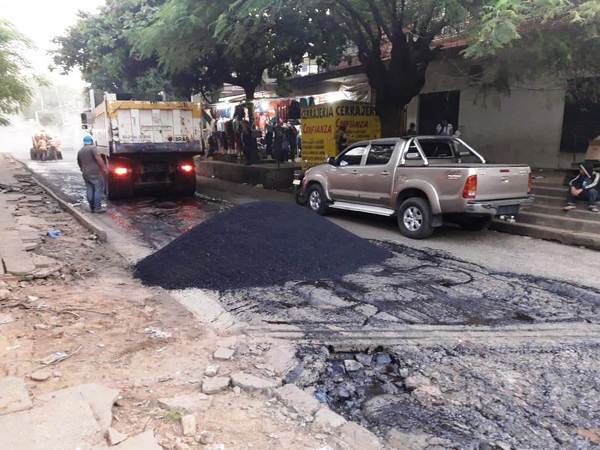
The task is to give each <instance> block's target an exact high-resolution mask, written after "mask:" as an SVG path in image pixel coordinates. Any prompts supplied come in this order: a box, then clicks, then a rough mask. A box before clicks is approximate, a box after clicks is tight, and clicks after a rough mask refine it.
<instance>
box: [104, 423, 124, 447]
mask: <svg viewBox="0 0 600 450" xmlns="http://www.w3.org/2000/svg"><path fill="white" fill-rule="evenodd" d="M128 437H129V436H127V435H126V434H123V433H121V432H119V431H117V430H115V429H114V428H113V427H110V428H109V429H108V431H107V432H106V438H107V439H108V443H109V444H110V445H117V444H119V443H121V442H123V441H124V440H125V439H127V438H128Z"/></svg>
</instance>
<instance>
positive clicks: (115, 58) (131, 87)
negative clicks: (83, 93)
mask: <svg viewBox="0 0 600 450" xmlns="http://www.w3.org/2000/svg"><path fill="white" fill-rule="evenodd" d="M163 3H164V0H107V2H106V4H105V5H104V6H103V7H102V8H101V9H100V10H99V11H98V12H97V13H94V14H90V13H84V12H80V13H79V19H78V21H77V23H76V24H75V25H73V26H72V27H71V28H69V29H68V31H67V33H66V35H65V36H62V37H57V38H55V40H54V42H55V43H56V44H57V45H58V49H57V50H56V52H55V54H54V62H55V64H56V65H57V66H59V67H61V68H62V69H63V71H64V72H69V71H71V70H72V69H73V68H75V67H78V68H79V69H80V70H81V73H82V75H83V78H84V80H85V81H87V82H88V83H90V85H91V86H92V87H93V88H94V89H97V90H100V91H107V92H119V93H129V94H133V95H134V96H135V97H136V98H140V99H144V98H149V99H153V98H155V97H156V96H157V95H158V93H159V92H162V91H165V92H167V93H170V94H172V95H175V96H177V97H181V98H189V95H190V93H191V90H192V88H191V86H189V84H186V83H184V82H182V81H181V80H179V82H178V83H176V84H175V83H173V80H172V79H171V77H169V76H167V75H165V73H164V72H163V71H162V70H161V69H159V67H158V60H157V59H156V58H155V57H154V56H150V57H147V58H146V57H142V56H141V55H139V54H138V53H136V52H134V51H133V46H132V44H131V35H132V33H133V31H134V30H137V29H138V28H143V27H145V26H147V25H148V24H149V23H150V21H152V20H153V19H154V16H155V14H156V13H157V12H158V10H159V7H160V6H161V5H162V4H163Z"/></svg>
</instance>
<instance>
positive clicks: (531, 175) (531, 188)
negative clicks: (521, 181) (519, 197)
mask: <svg viewBox="0 0 600 450" xmlns="http://www.w3.org/2000/svg"><path fill="white" fill-rule="evenodd" d="M531 191H533V174H532V173H531V172H529V181H528V182H527V193H528V194H531Z"/></svg>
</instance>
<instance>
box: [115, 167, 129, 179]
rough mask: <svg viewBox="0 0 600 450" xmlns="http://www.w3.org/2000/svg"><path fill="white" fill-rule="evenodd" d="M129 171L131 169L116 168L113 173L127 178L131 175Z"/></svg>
mask: <svg viewBox="0 0 600 450" xmlns="http://www.w3.org/2000/svg"><path fill="white" fill-rule="evenodd" d="M129 171H130V170H129V168H128V167H124V166H116V167H113V168H112V172H113V173H114V174H115V175H116V176H117V177H126V176H127V175H129Z"/></svg>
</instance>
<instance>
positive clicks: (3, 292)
mask: <svg viewBox="0 0 600 450" xmlns="http://www.w3.org/2000/svg"><path fill="white" fill-rule="evenodd" d="M10 297H11V292H10V291H9V290H8V289H0V301H1V300H8V299H9V298H10Z"/></svg>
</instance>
